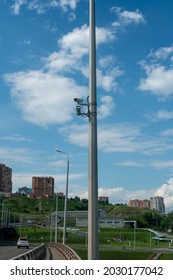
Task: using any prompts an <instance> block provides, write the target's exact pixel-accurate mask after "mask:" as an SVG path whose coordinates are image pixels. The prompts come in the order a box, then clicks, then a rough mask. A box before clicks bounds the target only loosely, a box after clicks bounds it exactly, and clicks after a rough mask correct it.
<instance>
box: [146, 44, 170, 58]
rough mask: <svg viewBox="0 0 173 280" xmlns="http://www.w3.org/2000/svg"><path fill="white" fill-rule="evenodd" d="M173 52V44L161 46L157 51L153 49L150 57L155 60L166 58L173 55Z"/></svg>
mask: <svg viewBox="0 0 173 280" xmlns="http://www.w3.org/2000/svg"><path fill="white" fill-rule="evenodd" d="M172 54H173V46H171V47H162V48H159V49H158V50H156V51H153V50H152V51H151V53H150V54H149V57H151V58H154V61H157V60H162V59H163V60H165V59H167V58H169V56H170V55H171V56H172Z"/></svg>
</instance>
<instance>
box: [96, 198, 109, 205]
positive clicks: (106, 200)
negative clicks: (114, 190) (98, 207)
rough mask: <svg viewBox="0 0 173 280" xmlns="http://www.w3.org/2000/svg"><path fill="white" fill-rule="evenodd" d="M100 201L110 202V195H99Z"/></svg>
mask: <svg viewBox="0 0 173 280" xmlns="http://www.w3.org/2000/svg"><path fill="white" fill-rule="evenodd" d="M98 201H101V202H104V203H107V204H108V203H109V197H107V196H99V197H98Z"/></svg>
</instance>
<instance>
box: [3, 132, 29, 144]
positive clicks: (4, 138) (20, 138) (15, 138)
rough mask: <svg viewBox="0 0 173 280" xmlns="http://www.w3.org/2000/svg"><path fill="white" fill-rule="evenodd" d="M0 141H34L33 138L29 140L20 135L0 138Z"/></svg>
mask: <svg viewBox="0 0 173 280" xmlns="http://www.w3.org/2000/svg"><path fill="white" fill-rule="evenodd" d="M0 140H7V141H15V142H21V141H27V142H28V141H29V142H30V141H33V140H32V139H31V138H27V137H24V136H21V135H18V134H14V135H11V136H4V137H0Z"/></svg>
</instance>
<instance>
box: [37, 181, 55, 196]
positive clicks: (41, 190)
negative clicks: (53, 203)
mask: <svg viewBox="0 0 173 280" xmlns="http://www.w3.org/2000/svg"><path fill="white" fill-rule="evenodd" d="M32 194H33V196H35V197H52V196H53V194H54V178H53V177H35V176H34V177H32Z"/></svg>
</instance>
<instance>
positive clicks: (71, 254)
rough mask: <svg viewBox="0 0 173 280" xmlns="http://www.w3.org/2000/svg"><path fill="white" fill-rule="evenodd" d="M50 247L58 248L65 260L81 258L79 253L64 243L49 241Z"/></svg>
mask: <svg viewBox="0 0 173 280" xmlns="http://www.w3.org/2000/svg"><path fill="white" fill-rule="evenodd" d="M48 247H54V248H56V249H57V250H58V251H59V252H60V254H61V256H62V258H63V259H64V260H80V259H81V258H80V257H79V256H78V254H77V253H76V252H75V251H74V250H73V249H72V248H70V247H68V246H66V245H64V244H62V243H49V244H48Z"/></svg>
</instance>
